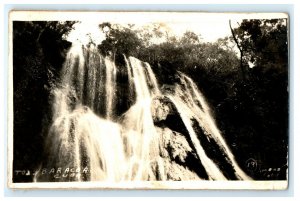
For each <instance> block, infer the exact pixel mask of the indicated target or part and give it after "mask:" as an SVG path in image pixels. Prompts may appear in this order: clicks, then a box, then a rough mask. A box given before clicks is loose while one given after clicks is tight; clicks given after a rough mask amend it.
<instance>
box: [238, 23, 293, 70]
mask: <svg viewBox="0 0 300 201" xmlns="http://www.w3.org/2000/svg"><path fill="white" fill-rule="evenodd" d="M286 25H287V19H251V20H243V21H242V23H241V24H240V26H239V27H238V28H235V29H234V30H232V32H233V39H234V40H235V41H236V43H237V45H238V48H239V49H240V50H241V51H242V53H243V54H242V53H241V54H242V56H241V57H242V59H243V60H245V64H248V66H249V64H251V65H252V66H253V67H263V68H277V69H281V70H284V69H287V64H288V62H287V60H288V49H287V48H288V45H287V42H288V40H287V27H286Z"/></svg>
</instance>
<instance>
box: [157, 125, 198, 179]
mask: <svg viewBox="0 0 300 201" xmlns="http://www.w3.org/2000/svg"><path fill="white" fill-rule="evenodd" d="M156 132H157V133H159V135H160V138H161V140H160V142H161V144H160V156H161V158H162V161H163V163H164V172H165V175H166V178H165V179H166V180H173V181H179V180H199V179H200V178H199V176H198V175H197V173H196V172H194V171H193V170H192V169H191V168H190V167H188V165H187V160H189V157H191V156H192V157H195V154H194V151H193V149H192V148H191V146H190V145H189V143H188V141H187V140H186V138H185V137H184V136H183V135H182V134H180V133H178V132H175V131H172V130H170V129H169V128H159V127H156Z"/></svg>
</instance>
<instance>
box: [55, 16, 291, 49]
mask: <svg viewBox="0 0 300 201" xmlns="http://www.w3.org/2000/svg"><path fill="white" fill-rule="evenodd" d="M68 15H70V13H68ZM71 16H73V14H71ZM69 17H70V16H69ZM73 17H74V19H77V20H79V21H80V23H78V24H76V25H75V29H74V31H72V32H71V33H70V34H69V36H68V40H70V41H71V42H75V41H81V43H87V42H88V41H89V37H88V35H90V36H91V37H92V38H93V40H94V42H96V43H97V44H99V43H100V42H101V41H102V40H104V39H105V36H104V34H103V33H102V32H101V31H100V30H99V28H98V25H99V24H101V23H103V22H110V23H116V24H121V25H127V24H134V25H135V26H134V27H135V28H137V29H139V28H142V27H144V26H147V25H150V26H151V24H153V23H159V24H161V25H163V27H164V29H165V31H168V32H169V33H170V35H175V36H182V35H183V33H184V32H186V31H192V32H194V33H196V34H197V35H200V36H201V40H202V41H203V42H215V41H217V39H219V38H224V37H226V36H231V31H230V28H229V20H231V22H232V27H233V28H235V27H237V26H238V22H241V20H242V19H246V18H274V17H286V16H285V15H284V14H279V13H277V14H276V13H273V14H271V13H269V14H237V13H227V14H224V13H190V12H185V13H184V12H181V13H175V12H168V13H166V12H154V13H153V12H152V13H151V12H144V13H138V12H118V13H116V12H105V13H77V15H76V14H75V16H73ZM50 18H51V16H50ZM64 18H66V17H65V16H62V17H61V18H60V19H64ZM67 19H69V18H68V17H67ZM72 19H73V18H72Z"/></svg>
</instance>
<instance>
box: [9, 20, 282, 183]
mask: <svg viewBox="0 0 300 201" xmlns="http://www.w3.org/2000/svg"><path fill="white" fill-rule="evenodd" d="M74 23H75V22H14V24H13V28H14V29H13V53H14V54H13V65H14V69H13V70H14V75H13V76H14V135H15V138H14V139H15V140H14V147H15V149H14V167H15V169H24V168H27V169H33V168H36V167H37V165H38V164H35V163H34V162H33V161H36V162H38V161H39V159H40V157H42V153H41V152H42V147H43V137H44V135H45V131H44V130H43V124H49V121H50V117H49V115H47V114H49V109H50V108H49V104H47V103H48V102H49V98H50V97H51V96H50V93H51V88H52V87H53V84H54V83H55V80H56V79H58V74H59V71H60V68H61V66H62V64H63V61H64V58H65V54H66V52H67V50H68V48H69V47H70V46H71V44H70V42H67V41H66V40H64V36H65V35H66V34H67V33H68V32H69V31H71V29H72V27H73V25H74ZM229 28H230V26H229V25H228V29H229ZM99 31H103V32H104V33H105V35H106V39H105V40H103V41H102V43H101V44H99V45H98V49H99V51H100V52H101V53H102V54H103V55H106V56H111V57H113V58H114V59H115V61H116V62H117V63H118V62H123V54H125V55H127V56H134V57H137V58H139V59H140V60H143V61H146V62H149V63H150V64H151V66H152V67H153V70H154V71H155V72H156V74H157V75H158V79H159V81H160V83H161V84H171V83H172V82H173V81H174V73H175V72H176V71H177V70H179V71H182V72H184V73H186V74H187V75H189V76H190V77H191V78H192V79H193V80H194V81H195V82H196V84H197V85H198V87H199V88H200V89H201V90H202V91H203V93H204V94H205V96H206V97H207V99H208V102H209V103H210V104H211V106H212V110H213V113H214V116H215V118H216V120H217V124H218V126H219V128H220V129H221V131H222V133H223V134H224V136H225V138H226V140H227V142H228V144H229V146H230V147H231V149H232V151H233V153H234V155H235V156H236V158H237V161H238V163H239V164H240V165H241V166H242V168H243V169H245V171H246V172H247V173H248V174H250V175H251V176H253V177H254V178H256V179H285V168H286V163H287V158H286V153H287V143H288V44H287V41H288V40H287V25H286V20H285V19H274V20H243V21H242V22H241V23H240V25H239V27H238V28H235V29H232V33H233V34H232V36H231V37H227V38H223V39H219V40H218V41H216V42H214V43H207V42H203V41H201V37H200V36H199V35H196V34H195V33H193V32H191V31H187V32H186V33H184V35H183V36H181V37H175V36H172V35H170V33H168V32H164V31H162V29H161V27H160V25H158V24H153V26H152V27H147V28H143V29H137V28H136V27H134V25H128V26H121V25H117V24H111V23H102V24H100V25H99ZM157 41H159V42H157ZM91 42H93V41H91ZM234 45H236V46H237V47H238V50H236V49H235V47H234ZM237 53H238V54H237ZM249 158H253V159H255V160H256V161H257V165H258V167H252V166H248V165H249V164H248V163H247V161H248V159H249ZM269 168H272V170H270V169H269ZM278 168H280V170H279V169H278ZM265 170H267V171H265Z"/></svg>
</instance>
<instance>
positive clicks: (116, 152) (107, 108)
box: [34, 45, 251, 182]
mask: <svg viewBox="0 0 300 201" xmlns="http://www.w3.org/2000/svg"><path fill="white" fill-rule="evenodd" d="M60 76H61V77H60V80H59V81H58V83H56V87H55V88H54V89H53V90H52V96H53V100H52V102H51V104H52V125H50V126H49V129H48V130H49V131H48V135H47V137H46V139H45V158H44V160H43V161H42V162H41V164H40V168H39V170H38V171H37V172H36V173H35V177H34V181H36V182H48V181H54V182H55V181H57V182H64V181H114V182H118V181H166V180H250V179H251V178H250V177H248V176H247V175H246V174H245V173H244V172H243V171H242V170H241V169H240V167H239V165H238V164H237V162H236V161H235V158H234V156H233V154H232V153H231V151H230V149H229V147H228V146H227V144H226V142H225V140H224V139H223V137H222V134H221V133H220V131H219V130H218V128H217V126H216V123H215V121H214V119H213V117H212V115H211V113H210V108H209V106H208V104H207V103H206V100H205V97H204V96H203V94H202V93H201V92H200V91H199V89H198V88H197V86H196V85H195V83H194V82H193V80H192V79H191V78H189V77H188V76H187V75H185V74H183V73H181V72H176V73H175V75H174V77H175V81H174V82H173V83H172V84H164V83H161V82H158V80H157V76H156V75H155V74H154V72H153V70H152V67H151V66H150V65H149V64H148V63H145V62H142V61H140V60H138V59H136V58H134V57H126V56H125V55H124V62H123V64H118V65H117V64H116V63H115V62H114V61H113V60H112V59H111V58H110V57H103V56H102V55H100V54H99V52H98V50H97V48H96V47H94V46H93V45H91V46H87V47H86V46H83V45H73V46H72V48H71V49H70V50H69V52H68V55H67V58H66V61H65V63H64V66H63V68H62V71H61V75H60Z"/></svg>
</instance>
